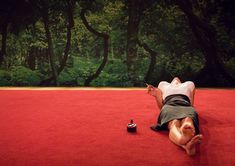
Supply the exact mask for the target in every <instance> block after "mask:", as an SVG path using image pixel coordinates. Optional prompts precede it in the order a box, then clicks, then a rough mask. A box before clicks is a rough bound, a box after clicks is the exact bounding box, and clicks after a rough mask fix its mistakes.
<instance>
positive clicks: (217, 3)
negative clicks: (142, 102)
mask: <svg viewBox="0 0 235 166" xmlns="http://www.w3.org/2000/svg"><path fill="white" fill-rule="evenodd" d="M234 7H235V2H234V0H7V1H1V2H0V31H1V38H0V43H1V44H0V46H1V48H0V86H114V87H132V86H145V82H147V83H151V84H153V85H156V84H158V83H159V81H161V80H167V81H170V80H171V79H172V78H173V77H174V76H178V77H180V78H181V79H182V80H193V81H194V82H195V83H196V86H199V87H234V86H235V54H234V52H235V47H234V46H235V8H234Z"/></svg>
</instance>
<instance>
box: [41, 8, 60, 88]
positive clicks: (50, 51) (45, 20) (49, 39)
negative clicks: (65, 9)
mask: <svg viewBox="0 0 235 166" xmlns="http://www.w3.org/2000/svg"><path fill="white" fill-rule="evenodd" d="M42 18H43V23H44V29H45V32H46V38H47V43H48V54H49V60H50V65H51V70H52V75H53V79H54V83H55V85H56V86H59V82H58V75H57V70H56V65H55V54H54V50H53V42H52V37H51V32H50V29H49V14H48V8H47V7H46V6H45V5H44V4H43V13H42Z"/></svg>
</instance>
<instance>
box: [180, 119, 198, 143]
mask: <svg viewBox="0 0 235 166" xmlns="http://www.w3.org/2000/svg"><path fill="white" fill-rule="evenodd" d="M181 123H182V125H181V127H180V131H181V134H182V139H181V141H180V144H183V145H184V144H186V143H187V142H188V141H189V140H191V139H192V138H193V136H194V135H195V127H194V125H193V121H192V119H191V118H185V119H183V120H182V122H181Z"/></svg>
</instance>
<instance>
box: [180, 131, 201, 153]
mask: <svg viewBox="0 0 235 166" xmlns="http://www.w3.org/2000/svg"><path fill="white" fill-rule="evenodd" d="M202 138H203V136H202V135H201V134H198V135H195V136H194V137H193V138H192V139H191V140H190V141H189V142H188V143H187V144H186V145H182V147H183V148H184V149H185V150H186V153H187V154H188V155H190V156H192V155H195V154H196V145H197V144H199V143H201V141H202Z"/></svg>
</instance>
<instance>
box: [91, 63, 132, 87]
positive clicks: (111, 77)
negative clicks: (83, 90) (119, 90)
mask: <svg viewBox="0 0 235 166" xmlns="http://www.w3.org/2000/svg"><path fill="white" fill-rule="evenodd" d="M92 86H113V87H128V86H132V84H131V82H130V80H129V79H128V76H127V68H126V65H125V64H123V62H122V61H121V60H120V59H112V60H109V61H108V63H107V65H106V67H105V69H104V70H103V71H102V73H101V74H100V76H99V77H98V78H97V79H96V80H94V81H93V82H92Z"/></svg>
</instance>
